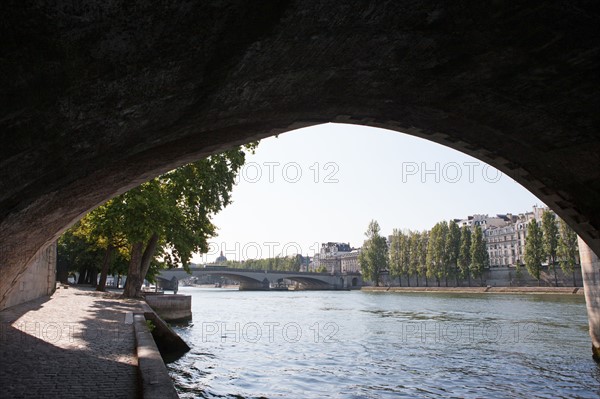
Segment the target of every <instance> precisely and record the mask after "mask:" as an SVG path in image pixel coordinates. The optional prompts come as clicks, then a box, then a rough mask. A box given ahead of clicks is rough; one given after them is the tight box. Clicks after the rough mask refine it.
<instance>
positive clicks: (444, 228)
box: [426, 222, 448, 287]
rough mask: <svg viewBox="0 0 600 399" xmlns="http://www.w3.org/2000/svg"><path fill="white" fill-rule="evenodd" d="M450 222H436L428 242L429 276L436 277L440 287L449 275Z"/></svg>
mask: <svg viewBox="0 0 600 399" xmlns="http://www.w3.org/2000/svg"><path fill="white" fill-rule="evenodd" d="M447 234H448V224H447V223H446V222H439V223H436V225H435V226H433V228H432V229H431V231H430V232H429V241H428V243H427V258H426V263H427V277H428V278H435V280H436V282H437V285H438V287H439V286H440V283H441V281H442V279H443V278H444V277H445V276H446V275H447V256H446V236H447Z"/></svg>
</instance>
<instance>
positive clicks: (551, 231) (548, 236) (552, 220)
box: [542, 210, 558, 287]
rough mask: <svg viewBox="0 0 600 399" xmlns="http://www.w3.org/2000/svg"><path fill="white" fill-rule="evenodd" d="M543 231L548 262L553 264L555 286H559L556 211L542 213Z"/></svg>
mask: <svg viewBox="0 0 600 399" xmlns="http://www.w3.org/2000/svg"><path fill="white" fill-rule="evenodd" d="M542 232H543V242H544V245H543V248H544V255H545V257H546V259H548V264H549V265H552V270H553V271H554V286H555V287H558V277H557V275H556V251H557V249H558V226H557V224H556V216H555V215H554V212H551V211H549V210H546V211H544V213H543V214H542Z"/></svg>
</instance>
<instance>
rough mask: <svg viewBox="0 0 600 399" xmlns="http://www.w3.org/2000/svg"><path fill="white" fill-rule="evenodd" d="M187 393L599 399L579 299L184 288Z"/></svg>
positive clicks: (176, 370)
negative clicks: (188, 310) (187, 300)
mask: <svg viewBox="0 0 600 399" xmlns="http://www.w3.org/2000/svg"><path fill="white" fill-rule="evenodd" d="M181 291H182V293H185V294H191V295H192V296H193V298H192V304H193V305H192V306H193V316H194V318H193V322H192V323H191V324H190V325H188V326H179V327H175V329H176V330H177V332H178V333H179V334H181V335H182V336H183V338H184V339H185V340H186V341H187V342H188V343H189V344H190V346H192V350H191V351H190V352H189V353H188V354H186V355H185V356H184V357H183V358H181V359H179V360H178V361H176V362H174V363H171V364H169V365H168V368H169V372H170V374H171V376H172V377H173V379H174V380H175V383H176V387H177V389H178V391H179V393H180V396H181V397H184V398H191V397H200V398H263V397H264V398H278V397H292V398H321V397H324V396H328V397H336V398H388V397H389V398H392V397H393V398H398V397H407V398H415V397H423V398H481V397H486V398H491V397H497V398H523V397H527V398H598V397H600V369H599V367H598V366H597V365H596V364H595V363H594V362H593V361H592V359H591V355H590V354H591V348H590V345H591V344H590V338H589V335H588V331H587V317H586V311H585V302H584V299H583V297H582V296H544V295H464V294H463V295H461V294H398V293H367V292H360V291H352V292H336V291H307V292H301V291H296V292H292V291H290V292H239V291H229V290H225V289H197V288H184V289H182V290H181Z"/></svg>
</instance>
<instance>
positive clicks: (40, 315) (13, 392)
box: [0, 287, 139, 398]
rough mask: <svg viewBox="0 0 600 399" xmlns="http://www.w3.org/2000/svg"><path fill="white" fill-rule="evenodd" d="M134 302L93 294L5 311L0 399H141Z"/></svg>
mask: <svg viewBox="0 0 600 399" xmlns="http://www.w3.org/2000/svg"><path fill="white" fill-rule="evenodd" d="M137 306H138V305H137V303H136V302H135V301H126V300H119V299H117V298H116V295H115V294H106V293H100V292H98V293H97V292H95V291H93V290H91V289H89V288H79V287H77V288H75V287H70V288H68V289H65V288H59V289H57V291H56V293H55V294H54V295H52V297H50V298H48V297H46V298H42V299H38V300H35V301H32V302H28V303H26V304H22V305H18V306H14V307H12V308H10V309H7V310H5V311H2V312H0V398H57V397H60V398H86V397H87V398H135V397H138V396H139V393H138V377H137V357H136V354H135V337H134V333H133V325H132V324H129V323H130V319H131V317H130V316H128V315H127V313H128V312H133V311H135V310H137Z"/></svg>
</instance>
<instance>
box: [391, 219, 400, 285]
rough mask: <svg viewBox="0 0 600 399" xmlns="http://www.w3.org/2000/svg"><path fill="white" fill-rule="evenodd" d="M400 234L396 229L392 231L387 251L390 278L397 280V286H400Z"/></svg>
mask: <svg viewBox="0 0 600 399" xmlns="http://www.w3.org/2000/svg"><path fill="white" fill-rule="evenodd" d="M401 246H402V233H401V232H400V230H398V229H394V230H393V231H392V239H391V241H390V250H389V257H390V259H389V266H390V278H391V279H395V278H396V277H397V278H398V285H400V286H402V255H401V254H402V250H401Z"/></svg>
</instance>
